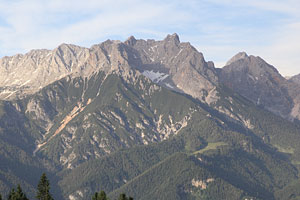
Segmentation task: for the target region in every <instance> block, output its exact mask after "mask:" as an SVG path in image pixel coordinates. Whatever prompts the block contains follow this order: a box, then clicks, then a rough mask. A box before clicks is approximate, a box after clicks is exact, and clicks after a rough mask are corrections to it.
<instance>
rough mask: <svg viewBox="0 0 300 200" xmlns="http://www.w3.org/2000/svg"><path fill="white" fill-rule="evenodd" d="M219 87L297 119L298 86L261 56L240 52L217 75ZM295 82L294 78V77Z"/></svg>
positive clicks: (284, 115)
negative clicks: (224, 87)
mask: <svg viewBox="0 0 300 200" xmlns="http://www.w3.org/2000/svg"><path fill="white" fill-rule="evenodd" d="M219 79H220V82H221V83H222V84H225V85H226V86H227V87H229V88H231V89H232V90H234V91H235V92H237V93H239V94H241V95H242V96H244V97H246V98H247V99H249V100H251V101H252V102H254V103H256V104H257V105H261V106H264V107H265V108H266V109H268V110H270V111H271V112H273V113H275V114H277V115H280V116H282V117H284V118H287V119H290V120H293V119H294V118H297V119H300V115H299V114H300V111H299V104H300V101H299V100H298V99H300V98H299V97H298V94H299V91H300V90H299V89H300V88H299V86H297V85H296V83H295V82H294V81H292V80H287V79H285V78H284V77H282V76H281V75H280V73H279V72H278V71H277V70H276V69H275V68H274V67H273V66H271V65H269V64H268V63H266V62H265V61H264V60H263V59H261V58H260V57H255V56H248V55H247V54H246V53H244V52H242V53H239V54H237V55H236V56H234V57H233V58H232V59H230V61H228V62H227V65H226V66H225V67H223V69H221V70H220V72H219ZM295 79H296V78H295Z"/></svg>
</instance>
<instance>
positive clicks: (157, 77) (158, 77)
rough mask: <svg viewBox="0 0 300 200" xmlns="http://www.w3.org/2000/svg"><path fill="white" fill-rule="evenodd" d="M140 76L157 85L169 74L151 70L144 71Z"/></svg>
mask: <svg viewBox="0 0 300 200" xmlns="http://www.w3.org/2000/svg"><path fill="white" fill-rule="evenodd" d="M142 74H143V75H144V76H146V77H148V78H149V79H151V81H153V82H154V83H159V82H161V81H163V80H165V79H166V78H167V77H168V76H169V74H165V73H160V72H154V71H153V70H151V71H149V70H145V71H143V73H142Z"/></svg>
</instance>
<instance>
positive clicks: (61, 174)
mask: <svg viewBox="0 0 300 200" xmlns="http://www.w3.org/2000/svg"><path fill="white" fill-rule="evenodd" d="M104 77H105V76H104V74H103V73H101V72H100V73H98V74H94V75H93V76H91V77H89V79H88V78H81V77H75V78H72V77H66V78H63V79H61V80H59V81H57V82H55V83H53V84H50V85H48V86H47V87H46V88H44V89H42V90H41V91H39V92H38V93H36V94H34V95H32V96H28V97H26V98H25V99H22V100H18V101H15V102H12V103H10V102H1V103H0V163H5V165H4V166H3V165H0V192H1V193H2V194H3V195H7V193H5V192H6V191H9V185H15V184H16V183H18V182H22V184H23V183H24V186H25V187H24V189H25V191H26V193H27V194H29V195H31V196H33V193H34V186H33V185H35V181H34V179H33V177H35V174H37V173H41V172H42V171H46V172H47V174H49V175H50V176H49V177H50V178H51V180H52V179H53V178H56V180H57V181H55V184H56V183H58V185H59V187H60V188H61V191H59V190H55V191H53V192H52V193H53V194H55V195H57V194H59V193H60V192H61V193H62V195H63V196H64V198H65V199H68V197H69V195H71V194H72V195H73V194H74V195H75V196H76V192H77V191H78V190H80V191H81V192H83V199H90V198H91V196H92V194H94V196H93V198H94V197H95V198H98V197H99V196H100V195H101V192H100V193H95V191H98V190H99V188H101V189H103V190H104V191H106V192H107V193H108V196H110V197H113V198H112V199H118V197H119V194H120V193H125V194H130V195H133V196H134V197H135V199H144V200H148V199H149V200H150V199H243V197H252V198H255V199H258V198H260V199H274V198H275V199H276V198H277V199H289V197H292V198H294V199H296V198H297V197H299V196H300V194H299V193H297V188H298V183H297V170H296V168H295V166H297V162H299V161H300V157H299V155H300V147H299V145H298V143H299V141H300V131H299V130H300V128H299V126H298V125H295V124H294V123H291V122H287V121H285V120H282V119H281V118H279V117H277V116H275V115H273V114H271V113H269V112H267V111H265V110H262V109H260V108H257V107H256V106H255V105H254V104H252V103H250V102H249V101H247V100H246V99H244V98H242V97H240V96H238V95H237V94H232V93H231V92H230V91H227V90H225V89H223V88H219V90H220V91H221V92H220V100H219V101H218V102H217V103H216V105H213V106H215V108H216V109H218V108H219V106H223V107H225V108H227V110H229V111H230V110H232V114H233V115H234V117H235V120H233V119H229V118H228V117H227V116H225V115H224V114H222V113H220V112H218V111H217V110H214V109H213V108H211V107H208V105H204V104H202V103H201V102H199V101H197V100H195V99H193V98H191V97H189V96H187V95H182V94H178V93H176V92H172V91H169V90H167V89H164V88H159V87H158V86H156V85H154V84H153V83H151V82H150V81H147V80H145V79H144V78H142V77H140V78H138V79H137V80H136V81H135V82H134V83H133V82H128V81H126V80H124V79H123V78H121V77H119V76H117V75H115V74H112V75H109V76H107V77H106V79H104ZM153 88H158V89H157V90H154V89H153ZM150 91H152V92H150ZM229 97H231V98H232V102H230V101H229V100H228V99H229ZM89 99H91V101H90V103H89V104H87V102H88V100H89ZM32 102H33V103H35V104H34V105H35V106H36V107H37V108H39V110H38V112H34V111H32V110H30V109H29V110H27V108H28V104H30V103H32ZM78 103H81V104H82V106H83V107H84V109H83V110H82V111H80V112H78V115H76V116H75V117H74V118H73V119H72V120H71V121H70V122H69V123H68V124H67V125H66V127H65V128H63V129H62V130H61V132H60V133H59V134H58V135H56V136H55V137H52V138H51V136H53V134H54V133H55V131H56V130H57V129H58V127H59V126H60V125H61V122H62V121H63V120H64V119H65V117H66V116H68V115H69V114H70V112H71V111H72V110H73V109H74V107H75V106H78ZM14 105H18V107H19V109H18V110H16V107H15V106H14ZM39 111H41V112H43V111H45V113H46V114H47V115H46V116H39V117H38V115H39V114H41V113H39ZM112 113H115V115H117V116H118V117H114V116H115V115H112ZM186 116H188V119H189V120H188V123H187V125H186V126H185V127H183V128H182V127H181V125H180V124H179V123H177V122H179V121H181V120H182V119H183V118H184V117H186ZM160 118H161V120H162V123H161V125H160V127H159V128H160V130H166V129H167V128H166V127H164V126H165V125H169V126H171V124H172V123H171V121H173V125H174V126H173V127H172V128H170V127H168V130H171V132H170V135H169V136H168V137H166V138H163V134H162V133H161V132H162V131H158V130H157V127H156V126H158V125H157V122H158V121H159V119H160ZM47 119H48V120H49V121H51V123H53V126H51V128H50V129H49V131H48V130H47V125H48V124H47V121H46V120H47ZM247 120H249V121H250V123H251V125H252V126H249V127H248V128H247V127H246V125H247V124H246V123H244V122H245V121H247ZM121 121H122V122H121ZM137 124H142V125H143V127H144V128H143V129H142V130H141V129H137V128H136V126H137ZM45 127H46V128H45ZM174 130H179V131H178V132H176V134H174ZM172 131H173V132H172ZM46 133H47V134H46ZM142 133H143V134H144V135H145V138H146V139H147V138H150V139H149V140H148V141H147V142H148V145H145V144H144V142H143V138H141V134H142ZM154 136H155V137H154ZM44 137H45V138H46V140H47V139H49V141H47V144H46V145H45V146H43V148H41V149H39V150H38V151H36V152H35V156H32V152H33V151H34V149H35V147H36V146H35V145H36V144H35V142H36V141H37V140H40V141H42V140H44V139H45V138H44ZM16 138H18V140H16ZM94 138H98V139H99V141H102V139H105V140H103V141H104V143H101V145H100V142H99V141H95V140H94ZM66 141H67V142H68V143H66ZM92 143H93V144H95V145H92ZM103 144H104V146H105V148H103V147H100V146H103ZM215 144H224V145H219V146H218V145H215ZM66 147H71V148H66ZM87 152H88V153H87ZM107 152H109V153H107ZM70 155H75V157H74V159H68V160H71V161H70V163H67V164H64V162H62V160H63V159H62V158H68V157H69V156H70ZM95 155H97V156H95ZM68 164H70V165H68ZM292 164H294V165H292ZM7 169H10V170H7ZM210 178H213V179H214V181H213V182H209V183H207V187H206V189H201V188H200V187H195V186H193V184H192V180H197V181H203V180H204V181H205V180H209V179H210ZM46 180H47V179H46ZM295 181H296V183H295ZM40 182H41V181H40ZM44 182H45V181H44ZM46 182H48V180H47V181H46ZM292 183H293V184H292ZM46 185H47V184H46ZM53 187H55V186H53ZM53 187H52V188H53ZM46 188H48V192H49V182H48V187H46ZM42 190H43V191H45V190H44V189H42ZM14 192H15V191H14ZM96 194H97V195H96ZM291 195H292V196H291ZM31 196H29V197H31ZM126 198H127V197H126ZM49 199H52V198H49ZM55 199H63V198H55Z"/></svg>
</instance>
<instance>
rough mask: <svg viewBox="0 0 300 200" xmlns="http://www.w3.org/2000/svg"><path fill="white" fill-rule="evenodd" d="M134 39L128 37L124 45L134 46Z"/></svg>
mask: <svg viewBox="0 0 300 200" xmlns="http://www.w3.org/2000/svg"><path fill="white" fill-rule="evenodd" d="M136 41H137V40H136V39H135V37H134V36H130V37H129V38H128V39H127V40H126V41H125V42H124V43H125V44H127V45H130V46H134V45H135V43H136Z"/></svg>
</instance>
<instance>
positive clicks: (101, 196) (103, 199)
mask: <svg viewBox="0 0 300 200" xmlns="http://www.w3.org/2000/svg"><path fill="white" fill-rule="evenodd" d="M92 200H108V198H107V196H106V193H105V192H104V191H101V192H99V193H98V192H96V193H95V194H94V195H93V196H92Z"/></svg>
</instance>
